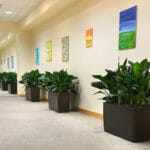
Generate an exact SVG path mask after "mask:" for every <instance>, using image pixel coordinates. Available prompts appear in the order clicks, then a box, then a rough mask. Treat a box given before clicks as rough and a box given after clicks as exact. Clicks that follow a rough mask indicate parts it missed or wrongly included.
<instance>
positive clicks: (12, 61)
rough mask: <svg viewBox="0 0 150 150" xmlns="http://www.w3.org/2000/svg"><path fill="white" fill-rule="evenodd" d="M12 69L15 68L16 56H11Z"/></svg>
mask: <svg viewBox="0 0 150 150" xmlns="http://www.w3.org/2000/svg"><path fill="white" fill-rule="evenodd" d="M11 68H14V56H11Z"/></svg>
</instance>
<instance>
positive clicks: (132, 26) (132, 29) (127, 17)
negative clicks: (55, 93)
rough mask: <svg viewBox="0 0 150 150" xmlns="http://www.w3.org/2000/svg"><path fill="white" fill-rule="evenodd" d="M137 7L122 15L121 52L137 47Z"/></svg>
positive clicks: (123, 12) (120, 31)
mask: <svg viewBox="0 0 150 150" xmlns="http://www.w3.org/2000/svg"><path fill="white" fill-rule="evenodd" d="M136 16H137V6H135V7H132V8H130V9H127V10H125V11H122V12H121V13H120V29H119V50H123V49H131V48H135V47H136Z"/></svg>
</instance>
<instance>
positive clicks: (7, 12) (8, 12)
mask: <svg viewBox="0 0 150 150" xmlns="http://www.w3.org/2000/svg"><path fill="white" fill-rule="evenodd" d="M5 13H6V14H7V15H10V14H12V13H13V12H12V11H6V12H5Z"/></svg>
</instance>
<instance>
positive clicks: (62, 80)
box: [46, 70, 77, 94]
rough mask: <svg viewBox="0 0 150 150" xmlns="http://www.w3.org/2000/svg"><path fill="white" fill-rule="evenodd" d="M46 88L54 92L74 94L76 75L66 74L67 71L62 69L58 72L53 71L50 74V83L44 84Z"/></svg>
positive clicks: (75, 91)
mask: <svg viewBox="0 0 150 150" xmlns="http://www.w3.org/2000/svg"><path fill="white" fill-rule="evenodd" d="M75 80H76V81H75ZM46 88H47V89H48V90H49V91H50V92H54V93H63V92H72V93H75V94H76V93H77V77H75V76H73V75H70V74H68V73H67V71H64V70H61V71H59V72H56V71H55V72H53V74H52V75H51V85H48V86H46Z"/></svg>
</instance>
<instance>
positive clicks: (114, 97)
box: [91, 59, 150, 105]
mask: <svg viewBox="0 0 150 150" xmlns="http://www.w3.org/2000/svg"><path fill="white" fill-rule="evenodd" d="M149 69H150V62H148V60H147V59H144V60H143V61H141V62H135V63H134V62H131V61H128V60H127V59H126V60H125V61H124V63H123V65H120V64H118V68H117V70H115V71H112V70H106V72H107V74H106V75H104V76H101V75H93V77H94V78H95V79H98V80H99V81H98V82H93V83H92V84H91V85H92V86H93V87H95V88H98V89H99V91H98V92H97V93H96V94H98V93H101V94H103V95H104V97H103V98H102V99H103V100H105V101H107V102H109V103H117V104H127V105H148V104H149V103H150V71H149Z"/></svg>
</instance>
